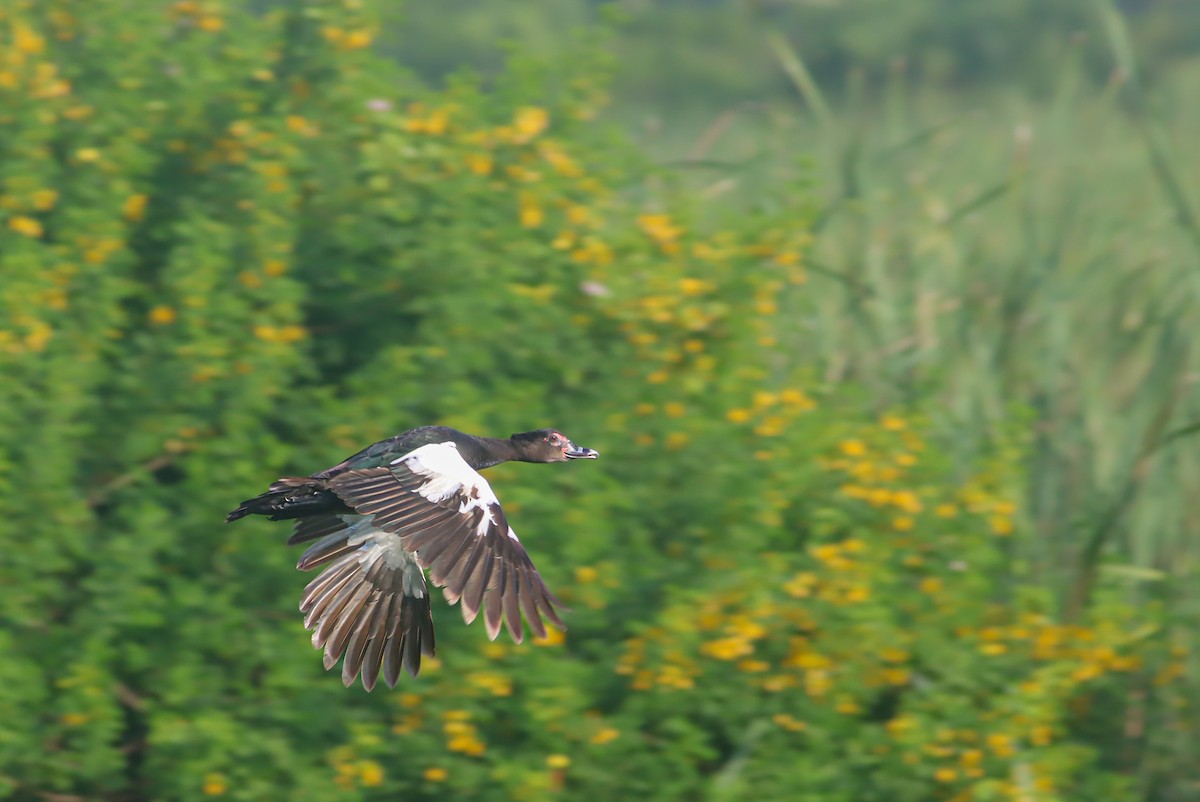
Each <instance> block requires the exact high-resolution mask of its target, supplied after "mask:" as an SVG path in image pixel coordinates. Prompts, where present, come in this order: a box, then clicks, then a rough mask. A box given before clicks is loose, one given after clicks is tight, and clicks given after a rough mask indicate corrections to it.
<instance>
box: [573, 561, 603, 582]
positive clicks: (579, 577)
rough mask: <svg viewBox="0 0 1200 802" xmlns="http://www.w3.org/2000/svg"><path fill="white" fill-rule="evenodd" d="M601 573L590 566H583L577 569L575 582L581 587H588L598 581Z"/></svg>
mask: <svg viewBox="0 0 1200 802" xmlns="http://www.w3.org/2000/svg"><path fill="white" fill-rule="evenodd" d="M599 576H600V572H599V571H597V570H596V569H595V568H593V567H592V566H590V565H581V566H579V567H578V568H576V569H575V581H576V582H578V583H579V584H580V585H588V584H591V583H592V582H595V581H596V578H597V577H599Z"/></svg>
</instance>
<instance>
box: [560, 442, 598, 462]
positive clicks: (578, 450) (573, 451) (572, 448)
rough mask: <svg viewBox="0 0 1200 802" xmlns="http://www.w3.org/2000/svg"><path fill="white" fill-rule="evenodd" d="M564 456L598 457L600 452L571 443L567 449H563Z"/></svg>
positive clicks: (577, 457) (570, 457)
mask: <svg viewBox="0 0 1200 802" xmlns="http://www.w3.org/2000/svg"><path fill="white" fill-rule="evenodd" d="M563 456H564V457H566V458H567V459H596V458H597V457H599V456H600V452H599V451H593V450H592V449H590V448H583V447H582V446H577V445H575V444H574V443H570V444H568V446H567V449H566V450H565V451H563Z"/></svg>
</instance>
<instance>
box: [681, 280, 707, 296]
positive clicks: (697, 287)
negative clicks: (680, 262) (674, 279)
mask: <svg viewBox="0 0 1200 802" xmlns="http://www.w3.org/2000/svg"><path fill="white" fill-rule="evenodd" d="M708 289H709V284H708V282H707V281H704V280H703V279H698V278H691V277H684V278H681V279H679V291H680V292H682V293H683V294H684V295H692V296H694V295H703V294H704V293H705V292H707V291H708Z"/></svg>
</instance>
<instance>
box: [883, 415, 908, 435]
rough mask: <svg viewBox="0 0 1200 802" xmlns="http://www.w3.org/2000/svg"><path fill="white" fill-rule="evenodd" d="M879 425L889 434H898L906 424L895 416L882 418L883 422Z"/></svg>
mask: <svg viewBox="0 0 1200 802" xmlns="http://www.w3.org/2000/svg"><path fill="white" fill-rule="evenodd" d="M880 425H881V426H882V427H883V428H885V429H887V430H888V431H890V432H898V431H900V430H901V429H903V428H904V427H905V425H906V424H905V422H904V419H903V418H899V417H897V416H895V415H886V416H884V418H883V420H882V421H880Z"/></svg>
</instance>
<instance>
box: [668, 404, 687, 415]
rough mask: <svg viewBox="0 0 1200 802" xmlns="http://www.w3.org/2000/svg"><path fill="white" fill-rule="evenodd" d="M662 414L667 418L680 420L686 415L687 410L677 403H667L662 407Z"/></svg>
mask: <svg viewBox="0 0 1200 802" xmlns="http://www.w3.org/2000/svg"><path fill="white" fill-rule="evenodd" d="M663 412H665V413H666V414H667V417H668V418H682V417H683V416H684V415H686V414H687V408H686V407H684V405H683V404H681V403H679V402H678V401H668V402H667V403H666V404H664V405H663Z"/></svg>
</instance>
